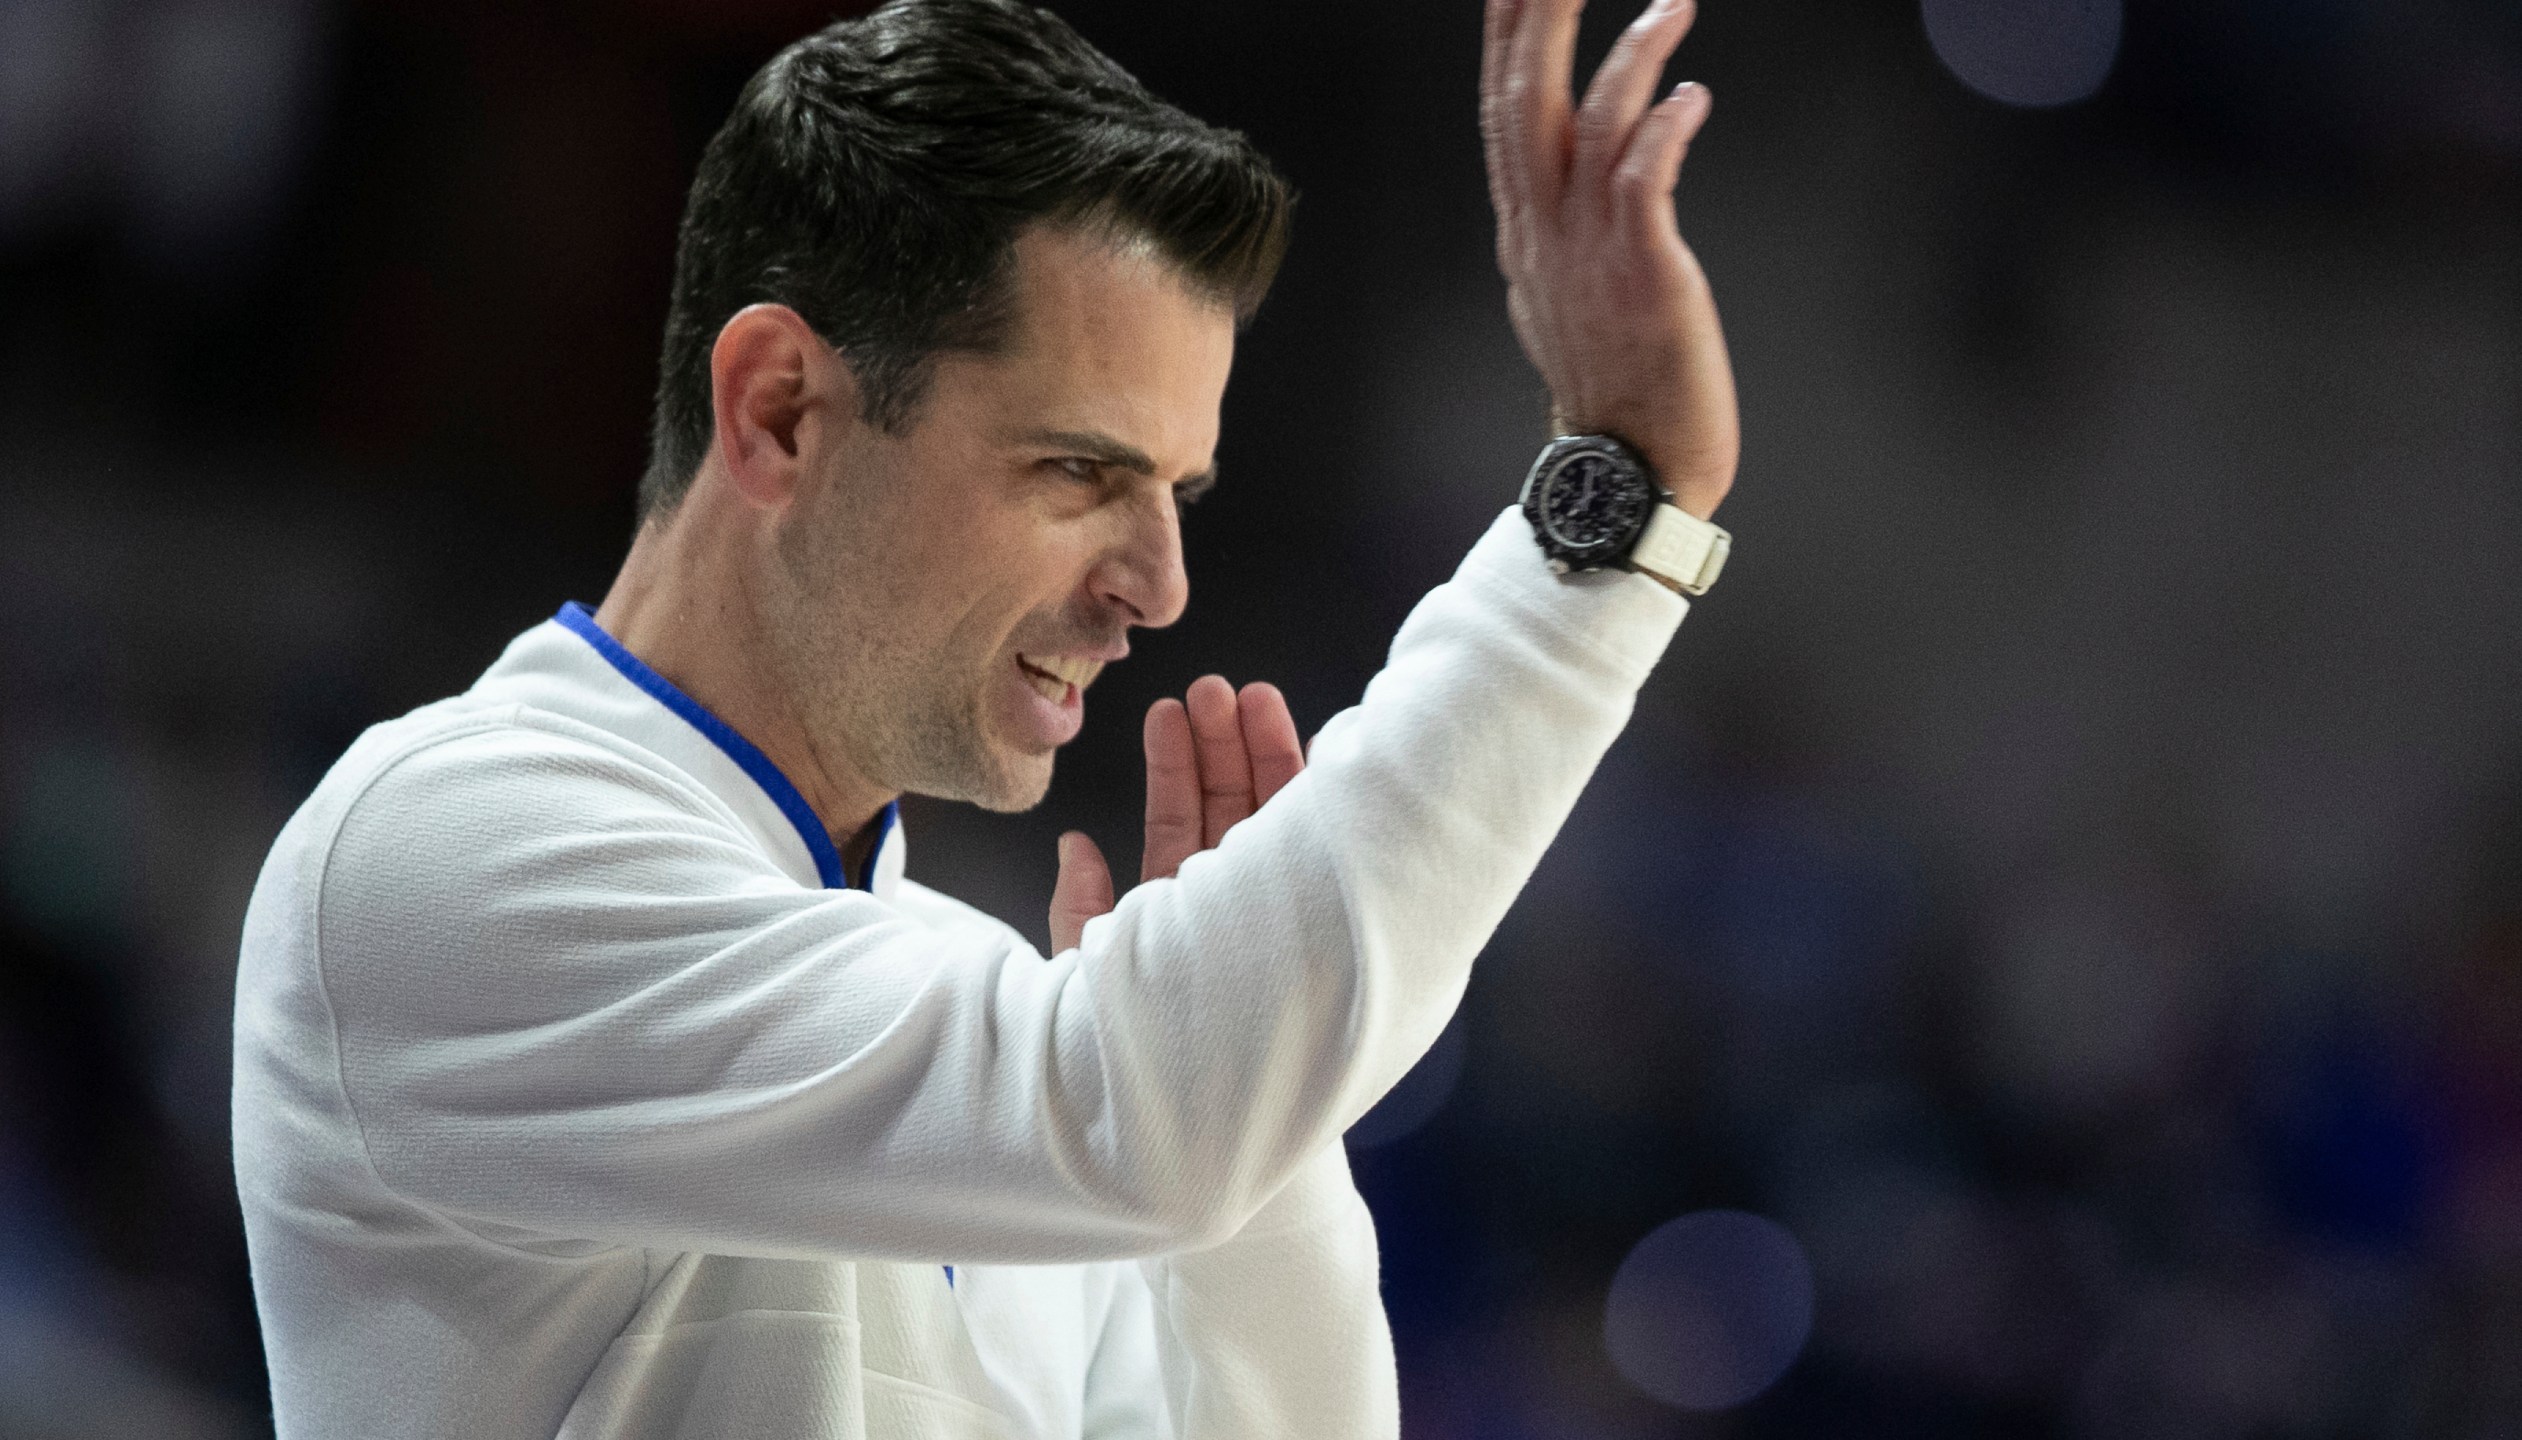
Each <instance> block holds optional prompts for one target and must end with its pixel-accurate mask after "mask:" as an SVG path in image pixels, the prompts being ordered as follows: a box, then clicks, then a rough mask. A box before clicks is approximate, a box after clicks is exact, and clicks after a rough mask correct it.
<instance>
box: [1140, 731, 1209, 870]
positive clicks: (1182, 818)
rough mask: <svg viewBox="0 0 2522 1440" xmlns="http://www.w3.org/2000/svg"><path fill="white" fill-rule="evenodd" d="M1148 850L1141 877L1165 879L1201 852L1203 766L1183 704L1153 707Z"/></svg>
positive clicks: (1149, 741)
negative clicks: (1192, 744)
mask: <svg viewBox="0 0 2522 1440" xmlns="http://www.w3.org/2000/svg"><path fill="white" fill-rule="evenodd" d="M1146 734H1147V847H1146V849H1145V850H1144V851H1143V852H1141V854H1140V856H1139V862H1138V878H1139V879H1140V880H1141V881H1142V882H1144V881H1148V880H1161V879H1163V878H1165V877H1166V876H1168V875H1171V874H1172V873H1173V872H1174V871H1176V870H1179V869H1181V868H1182V862H1183V861H1185V860H1188V859H1190V858H1191V857H1192V856H1193V855H1196V854H1198V853H1199V851H1200V766H1199V761H1198V759H1197V758H1196V756H1195V755H1194V753H1193V751H1192V748H1191V717H1190V716H1189V715H1188V714H1186V713H1185V712H1184V711H1183V708H1182V702H1181V701H1179V700H1159V701H1157V702H1156V703H1155V704H1153V705H1150V706H1148V707H1147V732H1146Z"/></svg>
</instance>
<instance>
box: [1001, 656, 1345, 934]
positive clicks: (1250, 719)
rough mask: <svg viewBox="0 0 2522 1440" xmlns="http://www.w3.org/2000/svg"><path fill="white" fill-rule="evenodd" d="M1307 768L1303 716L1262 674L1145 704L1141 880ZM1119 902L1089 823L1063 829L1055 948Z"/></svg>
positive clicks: (1158, 874)
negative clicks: (1299, 726)
mask: <svg viewBox="0 0 2522 1440" xmlns="http://www.w3.org/2000/svg"><path fill="white" fill-rule="evenodd" d="M1304 768H1305V751H1304V747H1303V745H1302V744H1301V743H1299V742H1298V740H1297V738H1296V721H1295V719H1294V717H1292V716H1290V715H1289V714H1288V712H1287V700H1286V698H1285V697H1284V696H1282V695H1280V694H1279V692H1278V687H1277V686H1275V685H1270V684H1266V683H1260V682H1256V683H1254V684H1250V685H1246V686H1245V687H1243V690H1242V691H1241V692H1240V693H1238V692H1237V691H1236V690H1235V689H1234V687H1233V686H1230V685H1228V684H1227V683H1226V682H1225V680H1224V679H1222V678H1220V677H1218V676H1215V675H1204V676H1202V677H1200V678H1199V679H1198V680H1195V681H1193V682H1192V684H1191V689H1190V693H1189V694H1188V695H1186V696H1185V697H1184V698H1183V699H1182V700H1159V701H1157V702H1156V703H1155V704H1154V705H1152V706H1150V707H1148V711H1147V846H1146V853H1145V858H1144V859H1143V860H1142V861H1141V863H1140V865H1139V873H1138V878H1139V880H1140V882H1141V883H1142V884H1143V883H1145V882H1146V881H1149V880H1161V879H1163V878H1164V877H1166V876H1168V875H1171V874H1173V873H1174V871H1176V870H1179V869H1180V868H1182V862H1183V861H1185V860H1188V859H1190V858H1191V857H1192V856H1193V855H1196V854H1198V853H1199V852H1200V851H1202V850H1206V849H1209V848H1211V847H1213V846H1215V845H1216V844H1217V842H1218V841H1219V840H1222V839H1224V838H1225V835H1226V832H1227V830H1228V829H1230V828H1231V827H1233V826H1234V825H1235V823H1236V822H1237V821H1240V820H1242V819H1243V818H1245V817H1246V816H1248V815H1250V814H1251V813H1252V812H1253V811H1255V810H1258V809H1260V808H1261V807H1262V805H1264V804H1266V803H1267V802H1268V801H1269V798H1270V797H1271V796H1273V795H1276V794H1277V793H1278V792H1279V791H1280V790H1281V789H1283V788H1285V787H1286V785H1287V782H1288V781H1290V780H1293V779H1295V778H1296V772H1297V771H1299V770H1302V769H1304ZM1114 903H1115V900H1114V896H1113V891H1112V867H1111V866H1110V865H1108V864H1106V863H1105V862H1104V858H1103V851H1101V850H1100V849H1098V848H1096V846H1095V842H1094V841H1092V840H1090V839H1088V838H1087V837H1086V835H1085V832H1083V831H1079V830H1071V831H1070V832H1068V833H1067V834H1065V835H1062V836H1061V837H1060V876H1059V880H1058V882H1057V883H1056V884H1055V885H1054V886H1053V887H1052V890H1051V950H1052V953H1054V954H1057V953H1058V952H1060V951H1063V950H1068V949H1071V948H1074V947H1075V946H1076V944H1077V942H1078V938H1079V937H1080V936H1081V935H1082V934H1083V933H1084V932H1085V929H1086V922H1087V921H1089V920H1091V919H1093V918H1094V917H1096V916H1097V915H1101V914H1103V913H1104V912H1106V911H1108V910H1110V909H1111V908H1112V907H1113V905H1114Z"/></svg>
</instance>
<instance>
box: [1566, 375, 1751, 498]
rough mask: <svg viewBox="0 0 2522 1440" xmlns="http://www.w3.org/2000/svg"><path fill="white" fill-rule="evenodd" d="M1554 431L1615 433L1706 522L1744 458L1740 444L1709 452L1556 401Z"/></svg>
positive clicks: (1731, 485)
mask: <svg viewBox="0 0 2522 1440" xmlns="http://www.w3.org/2000/svg"><path fill="white" fill-rule="evenodd" d="M1550 433H1551V435H1552V436H1553V437H1557V436H1564V435H1613V436H1617V437H1619V439H1620V440H1621V442H1622V443H1624V444H1626V445H1627V446H1628V447H1629V448H1630V449H1632V450H1635V451H1636V452H1637V453H1638V455H1639V457H1640V458H1641V459H1643V460H1645V461H1646V464H1647V468H1648V469H1649V470H1651V471H1652V472H1653V473H1654V476H1655V481H1656V483H1657V484H1658V485H1661V486H1662V487H1663V488H1664V490H1665V492H1666V493H1667V494H1668V495H1669V496H1670V498H1671V501H1672V503H1673V504H1675V505H1678V506H1680V507H1681V509H1682V510H1683V511H1684V512H1686V513H1688V514H1690V515H1692V516H1695V517H1697V518H1698V519H1701V520H1712V519H1714V518H1716V507H1717V506H1719V505H1722V504H1724V503H1725V497H1726V495H1727V494H1729V493H1731V492H1732V490H1733V488H1734V471H1735V469H1736V465H1737V460H1738V458H1739V456H1738V451H1737V449H1736V447H1732V446H1728V447H1726V448H1725V450H1724V451H1723V452H1722V453H1715V454H1711V453H1709V447H1707V446H1706V445H1703V444H1694V443H1692V442H1691V441H1689V440H1688V439H1685V438H1680V437H1674V436H1660V437H1659V436H1658V435H1657V434H1656V433H1655V431H1654V430H1652V429H1639V428H1633V427H1629V426H1623V425H1617V424H1609V423H1603V424H1597V423H1594V422H1592V421H1583V420H1577V419H1574V418H1572V417H1571V416H1570V415H1569V413H1568V412H1567V411H1566V410H1564V409H1562V408H1561V407H1560V406H1559V405H1557V404H1556V403H1555V402H1554V403H1553V404H1552V405H1551V407H1550Z"/></svg>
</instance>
